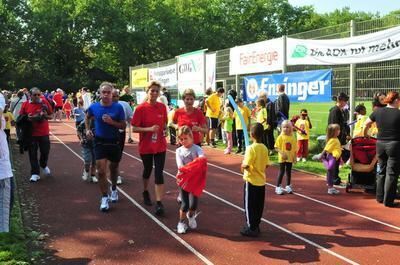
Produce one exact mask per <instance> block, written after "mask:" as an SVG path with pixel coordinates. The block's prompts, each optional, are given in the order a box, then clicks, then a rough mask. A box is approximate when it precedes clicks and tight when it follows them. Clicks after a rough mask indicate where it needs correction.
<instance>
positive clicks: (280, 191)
mask: <svg viewBox="0 0 400 265" xmlns="http://www.w3.org/2000/svg"><path fill="white" fill-rule="evenodd" d="M275 193H276V194H278V195H283V189H282V187H281V186H278V187H276V188H275Z"/></svg>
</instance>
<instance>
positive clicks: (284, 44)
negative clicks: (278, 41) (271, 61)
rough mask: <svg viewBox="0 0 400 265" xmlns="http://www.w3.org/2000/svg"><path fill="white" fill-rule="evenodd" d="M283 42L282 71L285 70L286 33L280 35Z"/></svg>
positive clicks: (284, 71)
mask: <svg viewBox="0 0 400 265" xmlns="http://www.w3.org/2000/svg"><path fill="white" fill-rule="evenodd" d="M282 42H283V65H282V73H286V72H287V49H286V35H283V36H282Z"/></svg>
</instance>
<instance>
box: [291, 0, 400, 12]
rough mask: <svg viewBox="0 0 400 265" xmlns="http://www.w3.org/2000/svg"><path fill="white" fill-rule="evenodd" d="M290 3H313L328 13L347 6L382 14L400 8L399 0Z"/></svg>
mask: <svg viewBox="0 0 400 265" xmlns="http://www.w3.org/2000/svg"><path fill="white" fill-rule="evenodd" d="M289 3H290V4H291V5H293V6H303V5H313V6H314V9H315V11H316V12H317V13H327V12H331V11H334V10H335V9H337V8H338V9H341V8H342V7H346V6H348V7H350V10H351V11H354V12H355V11H364V12H372V13H376V12H379V13H380V14H381V15H386V14H388V13H390V11H394V10H398V9H400V1H399V0H289Z"/></svg>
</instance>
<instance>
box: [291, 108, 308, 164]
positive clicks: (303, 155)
mask: <svg viewBox="0 0 400 265" xmlns="http://www.w3.org/2000/svg"><path fill="white" fill-rule="evenodd" d="M294 126H296V128H297V162H298V161H300V160H301V161H303V162H306V161H307V156H308V140H309V139H310V129H311V128H312V124H311V121H310V117H309V116H308V112H307V110H306V109H302V110H301V111H300V119H298V120H297V121H296V123H295V125H294Z"/></svg>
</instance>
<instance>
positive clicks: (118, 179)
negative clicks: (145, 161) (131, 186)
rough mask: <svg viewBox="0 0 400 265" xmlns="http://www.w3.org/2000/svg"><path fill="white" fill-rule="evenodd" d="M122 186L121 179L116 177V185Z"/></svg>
mask: <svg viewBox="0 0 400 265" xmlns="http://www.w3.org/2000/svg"><path fill="white" fill-rule="evenodd" d="M121 184H122V177H121V176H118V178H117V185H121Z"/></svg>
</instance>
